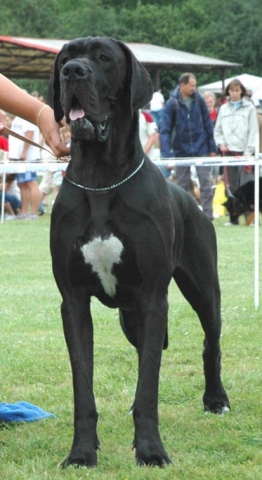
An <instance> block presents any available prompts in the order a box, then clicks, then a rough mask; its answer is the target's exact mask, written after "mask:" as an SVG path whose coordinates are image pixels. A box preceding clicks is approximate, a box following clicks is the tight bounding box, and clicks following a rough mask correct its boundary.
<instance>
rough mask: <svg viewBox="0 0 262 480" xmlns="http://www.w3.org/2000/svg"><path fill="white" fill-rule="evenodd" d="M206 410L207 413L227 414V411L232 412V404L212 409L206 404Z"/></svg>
mask: <svg viewBox="0 0 262 480" xmlns="http://www.w3.org/2000/svg"><path fill="white" fill-rule="evenodd" d="M204 412H205V413H216V414H217V415H221V416H223V415H225V414H226V413H228V412H230V406H229V405H223V406H222V407H220V408H218V407H216V408H213V409H212V410H211V409H210V408H208V407H207V406H206V405H205V407H204Z"/></svg>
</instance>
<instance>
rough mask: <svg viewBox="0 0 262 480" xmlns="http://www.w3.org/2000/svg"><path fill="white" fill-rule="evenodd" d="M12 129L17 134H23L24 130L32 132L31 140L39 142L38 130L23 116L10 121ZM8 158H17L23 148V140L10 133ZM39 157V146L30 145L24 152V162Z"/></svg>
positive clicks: (32, 160)
mask: <svg viewBox="0 0 262 480" xmlns="http://www.w3.org/2000/svg"><path fill="white" fill-rule="evenodd" d="M12 130H13V131H14V132H15V133H18V134H19V135H23V136H25V133H26V132H34V135H33V138H32V140H33V141H34V142H36V143H39V138H40V131H39V128H38V127H37V126H36V125H34V124H33V123H30V122H27V121H26V120H24V119H23V118H20V117H15V118H14V120H13V122H12ZM8 143H9V158H11V159H16V160H17V159H19V158H20V155H21V152H22V150H23V146H24V142H23V141H22V140H19V139H18V138H16V137H13V136H12V135H9V138H8ZM39 159H40V148H38V147H35V146H34V145H30V147H29V148H28V150H27V152H26V162H35V161H37V160H39Z"/></svg>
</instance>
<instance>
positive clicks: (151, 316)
mask: <svg viewBox="0 0 262 480" xmlns="http://www.w3.org/2000/svg"><path fill="white" fill-rule="evenodd" d="M148 304H149V305H150V307H149V309H148V311H147V312H146V311H143V312H141V315H139V317H140V318H139V328H138V329H137V331H138V355H139V374H138V384H137V390H136V396H135V402H134V405H133V417H134V424H135V438H134V447H135V449H136V460H137V464H138V465H149V466H160V467H162V466H164V465H165V464H169V463H171V460H170V458H169V457H168V455H167V453H166V451H165V449H164V446H163V444H162V441H161V437H160V433H159V429H158V385H159V370H160V363H161V356H162V349H163V344H164V339H165V334H166V327H167V302H166V299H164V300H163V299H162V300H160V301H159V302H157V301H156V299H154V300H152V299H150V300H149V301H148Z"/></svg>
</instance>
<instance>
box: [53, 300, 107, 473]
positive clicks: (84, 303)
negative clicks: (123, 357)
mask: <svg viewBox="0 0 262 480" xmlns="http://www.w3.org/2000/svg"><path fill="white" fill-rule="evenodd" d="M61 313H62V318H63V326H64V334H65V339H66V343H67V346H68V351H69V355H70V361H71V368H72V374H73V387H74V440H73V445H72V448H71V452H70V454H69V455H68V457H67V458H66V459H65V460H64V462H63V463H62V467H63V468H65V467H67V466H68V465H76V466H78V467H81V466H87V467H95V466H96V465H97V452H96V451H97V449H98V448H99V440H98V438H97V433H96V426H97V418H98V414H97V411H96V406H95V399H94V394H93V324H92V318H91V313H90V301H89V299H87V295H86V292H83V293H82V295H81V294H80V295H79V293H78V294H77V295H76V296H75V295H74V294H73V292H71V295H70V296H67V298H66V299H65V298H64V301H63V303H62V307H61Z"/></svg>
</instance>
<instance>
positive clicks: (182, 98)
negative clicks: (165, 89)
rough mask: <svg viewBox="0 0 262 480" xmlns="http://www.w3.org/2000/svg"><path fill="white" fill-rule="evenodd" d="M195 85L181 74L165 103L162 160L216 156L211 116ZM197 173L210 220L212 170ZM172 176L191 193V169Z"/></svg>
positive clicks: (200, 169) (191, 78)
mask: <svg viewBox="0 0 262 480" xmlns="http://www.w3.org/2000/svg"><path fill="white" fill-rule="evenodd" d="M196 85H197V82H196V77H195V75H193V74H192V73H184V74H183V75H181V77H180V78H179V84H178V86H177V87H176V88H175V89H174V90H173V91H172V92H171V95H170V98H169V100H168V101H167V102H166V106H165V108H164V113H163V117H162V121H161V124H160V148H161V156H162V157H164V158H170V157H205V156H216V144H215V141H214V135H213V126H212V123H211V120H210V115H209V112H208V110H207V107H206V104H205V102H204V99H203V98H202V96H201V95H200V94H199V93H198V92H197V91H196ZM196 171H197V176H198V179H199V184H200V199H201V205H202V208H203V211H204V212H205V213H206V215H207V216H208V217H209V218H210V220H213V209H212V202H213V191H212V184H211V167H204V166H201V167H196ZM175 175H176V181H177V184H178V185H180V187H182V188H183V189H184V190H188V191H190V186H191V171H190V167H183V166H177V167H176V169H175Z"/></svg>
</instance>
